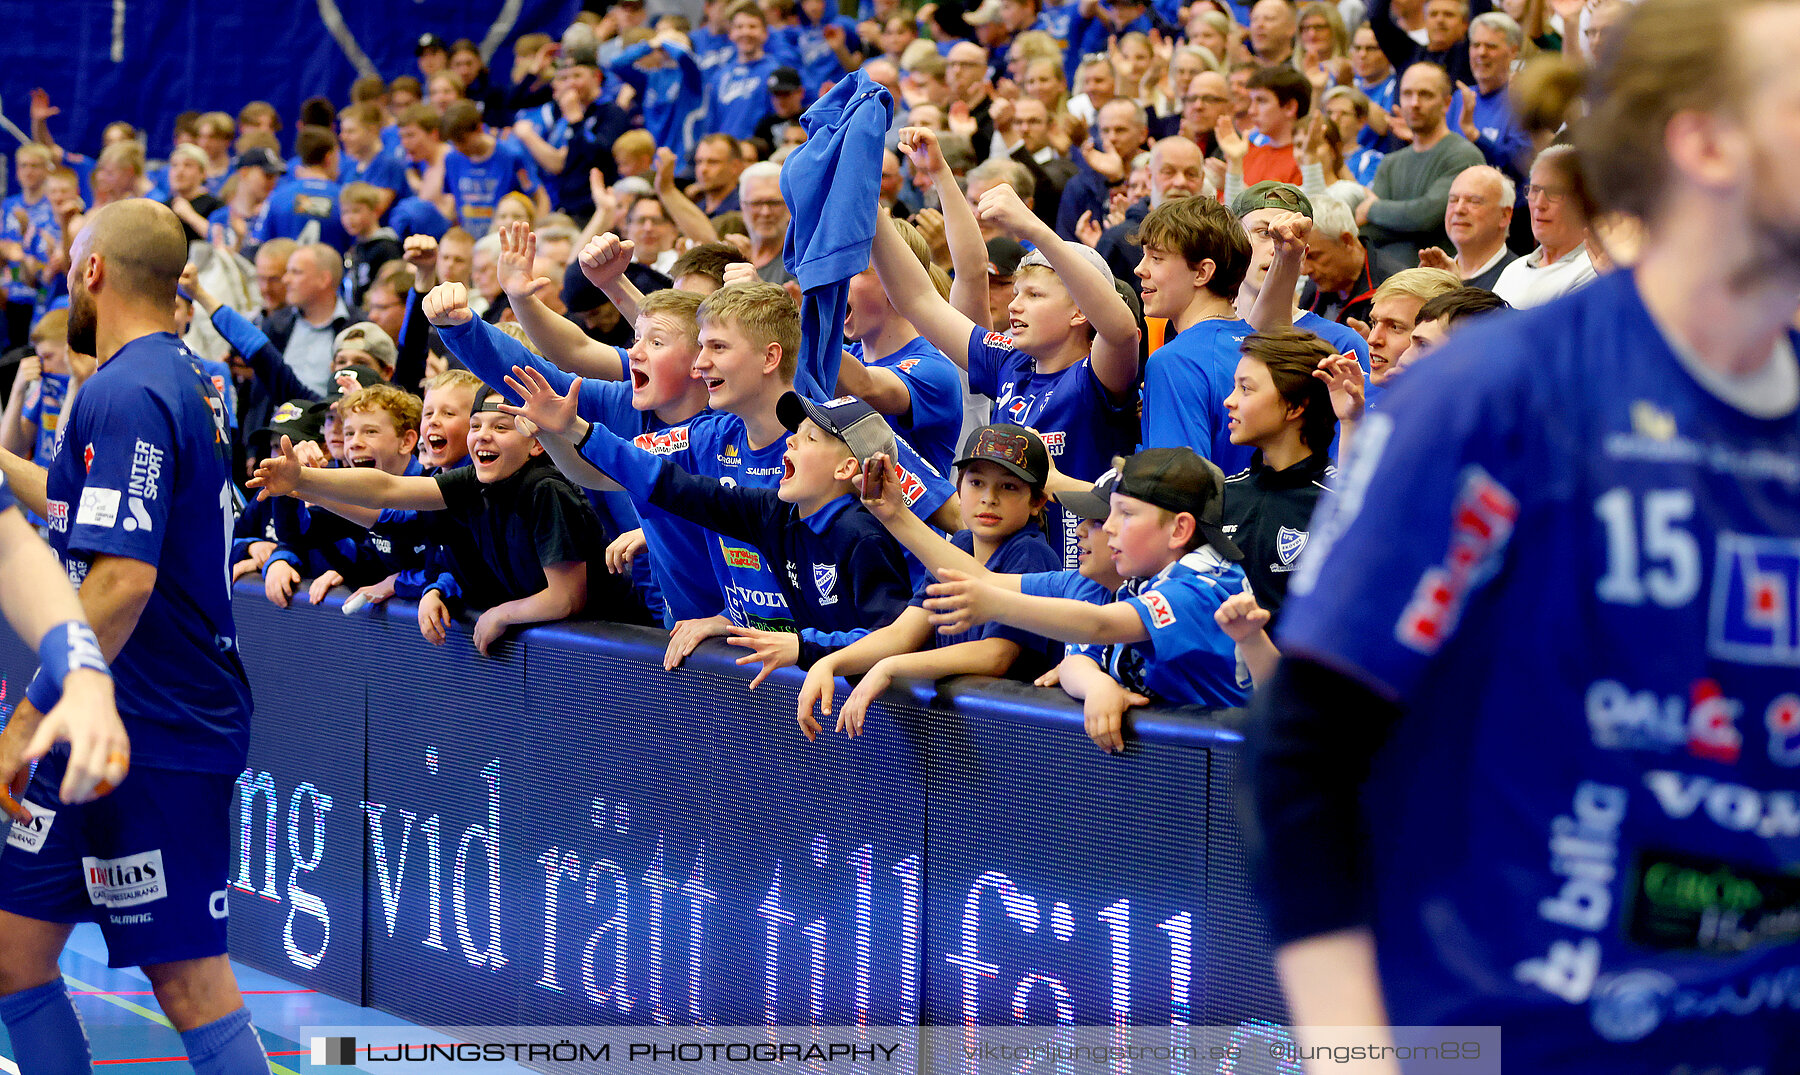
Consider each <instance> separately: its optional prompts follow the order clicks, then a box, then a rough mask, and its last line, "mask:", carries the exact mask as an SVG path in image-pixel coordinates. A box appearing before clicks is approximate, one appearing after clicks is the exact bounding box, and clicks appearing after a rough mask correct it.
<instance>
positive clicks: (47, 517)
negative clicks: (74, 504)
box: [44, 500, 69, 534]
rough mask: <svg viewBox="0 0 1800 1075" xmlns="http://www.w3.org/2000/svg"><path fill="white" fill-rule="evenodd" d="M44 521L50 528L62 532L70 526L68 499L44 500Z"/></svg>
mask: <svg viewBox="0 0 1800 1075" xmlns="http://www.w3.org/2000/svg"><path fill="white" fill-rule="evenodd" d="M44 521H45V522H47V523H49V524H50V529H51V530H52V531H54V532H56V533H59V534H60V533H62V532H63V531H64V530H67V529H68V528H69V502H68V501H67V500H46V501H44Z"/></svg>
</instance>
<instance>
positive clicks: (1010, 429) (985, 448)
mask: <svg viewBox="0 0 1800 1075" xmlns="http://www.w3.org/2000/svg"><path fill="white" fill-rule="evenodd" d="M984 459H985V460H986V461H988V462H990V463H996V464H998V465H999V466H1001V467H1004V468H1005V469H1006V470H1008V471H1010V472H1012V473H1013V474H1015V475H1017V476H1018V477H1019V478H1020V479H1022V480H1024V481H1025V482H1027V483H1029V484H1031V485H1042V484H1044V481H1045V480H1046V479H1047V478H1048V477H1049V476H1050V452H1049V450H1048V449H1046V448H1045V447H1044V439H1043V438H1042V437H1040V436H1038V435H1037V434H1036V433H1033V432H1032V431H1031V430H1029V429H1026V428H1025V427H1024V426H1015V425H1009V424H1007V423H1005V422H996V423H994V424H993V425H986V426H982V427H980V428H979V429H975V430H973V431H971V432H970V433H969V439H967V440H965V441H963V450H962V455H960V456H958V457H957V460H956V462H955V464H954V465H955V466H959V467H966V466H968V465H969V464H970V463H974V462H977V461H980V460H984Z"/></svg>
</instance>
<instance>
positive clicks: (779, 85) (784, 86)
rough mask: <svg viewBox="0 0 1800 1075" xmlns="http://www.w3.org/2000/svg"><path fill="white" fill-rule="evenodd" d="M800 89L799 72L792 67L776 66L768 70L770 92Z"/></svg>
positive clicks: (786, 91)
mask: <svg viewBox="0 0 1800 1075" xmlns="http://www.w3.org/2000/svg"><path fill="white" fill-rule="evenodd" d="M797 89H800V72H798V71H796V70H794V69H793V68H792V67H777V68H776V69H775V70H773V71H771V72H769V92H770V93H793V92H794V91H795V90H797Z"/></svg>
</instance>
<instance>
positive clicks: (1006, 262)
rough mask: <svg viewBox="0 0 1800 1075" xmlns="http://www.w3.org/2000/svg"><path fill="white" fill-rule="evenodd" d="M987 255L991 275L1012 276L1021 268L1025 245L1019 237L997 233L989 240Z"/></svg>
mask: <svg viewBox="0 0 1800 1075" xmlns="http://www.w3.org/2000/svg"><path fill="white" fill-rule="evenodd" d="M987 255H988V267H987V269H988V275H989V276H1011V275H1012V274H1013V273H1015V272H1017V271H1018V270H1019V261H1020V260H1021V259H1022V258H1024V257H1025V246H1024V244H1022V243H1020V242H1019V240H1017V239H1012V238H1008V237H1007V236H1004V235H996V236H994V237H993V238H992V239H989V240H988V241H987Z"/></svg>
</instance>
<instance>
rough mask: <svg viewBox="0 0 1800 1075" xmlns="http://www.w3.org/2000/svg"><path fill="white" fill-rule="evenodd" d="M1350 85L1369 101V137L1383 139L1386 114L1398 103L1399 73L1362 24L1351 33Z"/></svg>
mask: <svg viewBox="0 0 1800 1075" xmlns="http://www.w3.org/2000/svg"><path fill="white" fill-rule="evenodd" d="M1350 72H1351V86H1352V87H1353V88H1355V89H1358V90H1361V91H1362V93H1363V94H1364V96H1366V97H1368V99H1369V105H1370V108H1369V131H1368V137H1369V138H1370V139H1371V140H1372V139H1375V138H1381V137H1385V136H1386V135H1387V133H1388V128H1387V120H1388V115H1389V114H1390V113H1391V112H1393V111H1394V106H1395V105H1396V104H1398V103H1399V101H1400V72H1399V71H1397V70H1395V69H1394V65H1393V63H1392V62H1391V61H1389V60H1388V57H1387V53H1385V52H1383V51H1382V50H1381V42H1380V41H1379V40H1377V38H1376V37H1375V30H1374V29H1373V28H1372V27H1371V26H1369V24H1368V23H1364V24H1362V25H1361V26H1358V27H1357V28H1356V29H1355V30H1354V31H1352V32H1351V34H1350Z"/></svg>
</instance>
